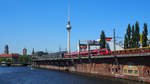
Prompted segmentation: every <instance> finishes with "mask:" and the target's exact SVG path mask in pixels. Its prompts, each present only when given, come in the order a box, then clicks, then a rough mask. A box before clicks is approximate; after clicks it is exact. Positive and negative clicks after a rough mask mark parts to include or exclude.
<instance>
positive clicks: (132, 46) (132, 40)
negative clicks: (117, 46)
mask: <svg viewBox="0 0 150 84" xmlns="http://www.w3.org/2000/svg"><path fill="white" fill-rule="evenodd" d="M135 39H136V37H135V29H134V25H132V36H131V43H132V45H131V48H135V46H136V44H135V42H136V40H135Z"/></svg>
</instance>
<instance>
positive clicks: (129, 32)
mask: <svg viewBox="0 0 150 84" xmlns="http://www.w3.org/2000/svg"><path fill="white" fill-rule="evenodd" d="M126 35H127V43H128V46H127V48H131V46H132V41H131V26H130V24H128V28H127V34H126Z"/></svg>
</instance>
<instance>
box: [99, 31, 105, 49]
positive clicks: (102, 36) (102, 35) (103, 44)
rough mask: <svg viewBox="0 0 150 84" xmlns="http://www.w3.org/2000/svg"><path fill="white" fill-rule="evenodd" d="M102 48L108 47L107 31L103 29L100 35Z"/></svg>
mask: <svg viewBox="0 0 150 84" xmlns="http://www.w3.org/2000/svg"><path fill="white" fill-rule="evenodd" d="M100 48H101V49H103V48H106V39H105V32H104V31H103V30H102V31H101V35H100Z"/></svg>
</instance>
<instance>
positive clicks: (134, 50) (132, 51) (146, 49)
mask: <svg viewBox="0 0 150 84" xmlns="http://www.w3.org/2000/svg"><path fill="white" fill-rule="evenodd" d="M148 52H150V47H143V48H130V49H124V50H116V51H112V52H111V54H112V55H123V54H137V53H148Z"/></svg>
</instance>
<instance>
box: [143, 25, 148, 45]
mask: <svg viewBox="0 0 150 84" xmlns="http://www.w3.org/2000/svg"><path fill="white" fill-rule="evenodd" d="M147 34H148V30H147V24H146V23H144V31H143V33H142V47H146V46H147V40H148V39H147Z"/></svg>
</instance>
